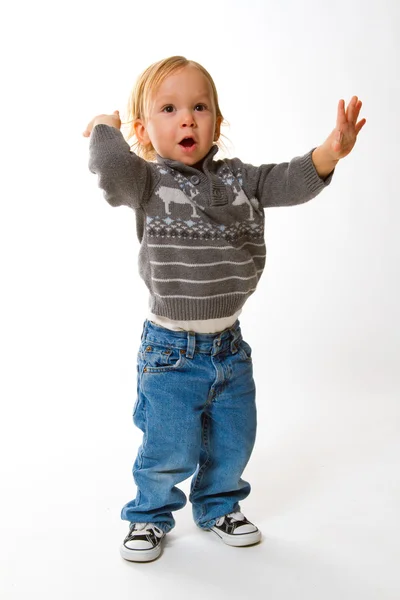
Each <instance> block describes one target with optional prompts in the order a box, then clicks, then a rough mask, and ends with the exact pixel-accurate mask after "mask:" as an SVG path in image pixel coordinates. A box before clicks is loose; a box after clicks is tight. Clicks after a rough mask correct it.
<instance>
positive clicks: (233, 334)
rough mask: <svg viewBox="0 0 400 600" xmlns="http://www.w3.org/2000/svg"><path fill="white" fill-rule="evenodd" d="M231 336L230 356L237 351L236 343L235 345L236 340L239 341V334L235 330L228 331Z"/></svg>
mask: <svg viewBox="0 0 400 600" xmlns="http://www.w3.org/2000/svg"><path fill="white" fill-rule="evenodd" d="M229 331H230V333H231V336H232V341H231V352H232V354H236V352H237V351H238V343H236V342H237V341H238V340H239V341H240V337H241V336H240V333H239V331H238V330H237V329H233V328H232V329H230V330H229Z"/></svg>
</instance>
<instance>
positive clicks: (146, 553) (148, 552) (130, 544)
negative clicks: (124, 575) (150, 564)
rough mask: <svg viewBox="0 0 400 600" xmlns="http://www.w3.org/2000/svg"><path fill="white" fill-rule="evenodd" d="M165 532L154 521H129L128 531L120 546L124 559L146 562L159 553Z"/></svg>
mask: <svg viewBox="0 0 400 600" xmlns="http://www.w3.org/2000/svg"><path fill="white" fill-rule="evenodd" d="M164 536H165V533H164V532H163V531H162V530H161V529H160V528H159V527H157V525H155V524H154V523H131V525H130V528H129V533H128V535H127V536H126V538H125V539H124V542H123V544H122V546H121V548H120V552H121V556H122V558H124V559H125V560H131V561H134V562H147V561H150V560H155V559H156V558H158V557H159V556H160V554H161V540H162V539H163V537H164Z"/></svg>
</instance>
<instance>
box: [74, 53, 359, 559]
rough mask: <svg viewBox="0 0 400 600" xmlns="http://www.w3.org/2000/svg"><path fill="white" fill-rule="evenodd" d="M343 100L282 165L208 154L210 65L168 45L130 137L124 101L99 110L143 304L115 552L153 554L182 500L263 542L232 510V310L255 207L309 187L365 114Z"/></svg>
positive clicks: (134, 102)
mask: <svg viewBox="0 0 400 600" xmlns="http://www.w3.org/2000/svg"><path fill="white" fill-rule="evenodd" d="M360 109H361V102H360V101H359V100H358V98H357V97H356V96H354V97H353V98H352V99H351V101H350V103H349V104H348V106H347V109H346V110H345V105H344V101H343V100H340V101H339V105H338V112H337V123H336V127H335V129H334V130H333V131H332V133H331V134H330V135H329V136H328V138H327V139H326V141H325V142H324V143H323V144H322V145H321V146H319V147H316V148H314V149H312V150H310V151H309V152H307V153H306V154H304V156H299V157H296V158H293V159H292V160H291V161H290V162H288V163H281V164H263V165H261V166H259V167H256V166H253V165H250V164H244V163H243V162H241V161H240V160H239V159H238V158H233V159H225V160H216V158H215V155H216V154H217V152H218V149H219V147H218V141H219V139H220V129H221V125H222V123H223V115H222V112H221V109H220V107H219V104H218V95H217V90H216V87H215V84H214V82H213V80H212V78H211V76H210V74H209V73H208V72H207V71H206V70H205V69H204V67H202V66H201V65H200V64H198V63H196V62H194V61H190V60H187V59H185V58H184V57H181V56H174V57H171V58H167V59H165V60H161V61H159V62H157V63H155V64H153V65H151V66H150V67H149V68H148V69H146V71H144V73H143V74H142V75H141V76H140V77H139V79H138V81H137V83H136V85H135V87H134V89H133V91H132V94H131V97H130V99H129V107H128V122H130V123H131V130H130V132H129V134H130V135H129V137H133V136H134V137H135V139H136V148H135V149H136V152H133V151H132V150H131V148H130V146H129V145H128V143H127V142H126V141H125V139H124V137H123V135H122V133H121V131H120V127H121V120H120V117H119V112H118V111H115V112H114V113H113V114H112V115H104V114H102V115H98V116H96V117H95V118H94V119H92V120H91V121H90V123H89V124H88V126H87V128H86V130H85V132H84V133H83V135H84V136H85V137H89V136H90V142H89V148H90V159H89V169H90V171H91V172H93V173H95V174H97V176H98V185H99V187H100V188H101V189H102V190H103V194H104V197H105V199H106V200H107V201H108V202H109V203H110V204H111V205H112V206H120V205H127V206H130V207H131V208H132V209H133V210H134V211H135V214H136V226H137V235H138V238H139V241H140V243H141V247H140V252H139V272H140V275H141V277H142V278H143V279H144V281H145V283H146V285H147V287H148V289H149V293H150V295H149V301H150V306H149V314H148V315H147V318H146V320H145V322H144V327H143V333H142V338H141V344H140V348H139V352H138V357H137V399H136V403H135V406H134V412H133V418H134V423H135V424H136V425H137V427H139V428H140V429H141V430H142V432H143V439H142V444H141V446H140V448H139V450H138V454H137V457H136V460H135V463H134V467H133V474H134V479H135V483H136V486H137V495H136V498H135V499H134V500H131V501H130V502H128V503H127V504H126V505H125V506H124V507H123V509H122V519H124V520H126V521H128V523H129V532H128V535H127V536H126V538H125V540H124V542H123V544H122V546H121V555H122V557H123V558H124V559H126V560H130V561H150V560H154V559H155V558H157V557H158V556H160V554H161V547H162V540H163V538H164V537H165V535H166V534H167V533H168V532H169V531H170V530H171V529H172V527H173V526H174V524H175V521H174V517H173V512H174V511H176V510H178V509H180V508H182V507H183V506H184V505H185V503H186V496H185V494H184V493H183V492H182V491H181V490H180V489H179V488H178V487H176V486H177V484H178V483H180V482H182V481H184V480H185V479H187V478H188V477H191V476H192V480H191V489H190V496H189V500H190V502H191V504H192V509H193V518H194V521H195V523H196V524H197V525H198V526H199V527H200V528H201V529H202V530H203V531H211V532H213V533H214V534H216V535H217V536H218V537H219V538H220V539H221V540H222V541H223V542H225V543H226V544H229V545H231V546H248V545H251V544H256V543H258V542H259V541H260V540H261V532H260V530H259V529H258V528H257V527H256V526H255V525H254V524H253V523H251V522H250V521H249V520H248V519H247V518H246V517H245V516H244V514H243V513H242V512H241V505H240V503H241V502H242V501H243V500H244V499H245V498H246V497H247V496H248V495H249V493H250V485H249V483H248V482H246V481H245V480H244V479H242V473H243V471H244V469H245V467H246V464H247V462H248V460H249V458H250V455H251V452H252V449H253V445H254V441H255V435H256V404H255V384H254V380H253V374H252V356H251V348H250V346H249V344H248V343H246V342H245V341H244V339H243V337H242V333H241V330H240V325H239V320H238V317H239V314H240V312H241V310H242V307H243V305H244V304H245V302H246V300H247V298H249V296H250V295H251V294H252V293H253V292H254V291H255V289H256V287H257V283H258V281H259V279H260V277H261V275H262V272H263V269H264V265H265V256H266V250H265V242H264V209H265V208H268V207H271V206H291V205H295V204H301V203H303V202H307V201H308V200H311V198H314V197H315V196H316V195H317V194H319V192H321V191H322V190H323V189H324V188H325V187H326V186H327V185H329V183H330V182H331V179H332V175H333V171H334V169H335V166H336V164H337V162H338V161H339V159H341V158H343V157H344V156H346V155H347V154H349V152H350V151H351V150H352V148H353V146H354V144H355V142H356V138H357V135H358V133H359V131H360V130H361V128H362V127H363V125H364V124H365V119H362V120H361V121H358V116H359V113H360Z"/></svg>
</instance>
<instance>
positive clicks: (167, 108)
mask: <svg viewBox="0 0 400 600" xmlns="http://www.w3.org/2000/svg"><path fill="white" fill-rule="evenodd" d="M162 112H165V113H172V112H174V107H173V106H172V104H167V106H164V108H163V109H162Z"/></svg>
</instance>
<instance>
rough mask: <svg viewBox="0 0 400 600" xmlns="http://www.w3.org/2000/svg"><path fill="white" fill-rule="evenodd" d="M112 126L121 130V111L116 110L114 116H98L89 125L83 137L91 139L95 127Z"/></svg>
mask: <svg viewBox="0 0 400 600" xmlns="http://www.w3.org/2000/svg"><path fill="white" fill-rule="evenodd" d="M100 124H103V125H110V126H111V127H115V128H116V129H121V119H120V117H119V111H118V110H114V112H113V114H112V115H97V117H94V119H92V120H91V121H90V123H88V125H87V127H86V129H85V131H84V132H83V133H82V135H83V137H90V134H91V133H92V130H93V127H94V126H95V125H100Z"/></svg>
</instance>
